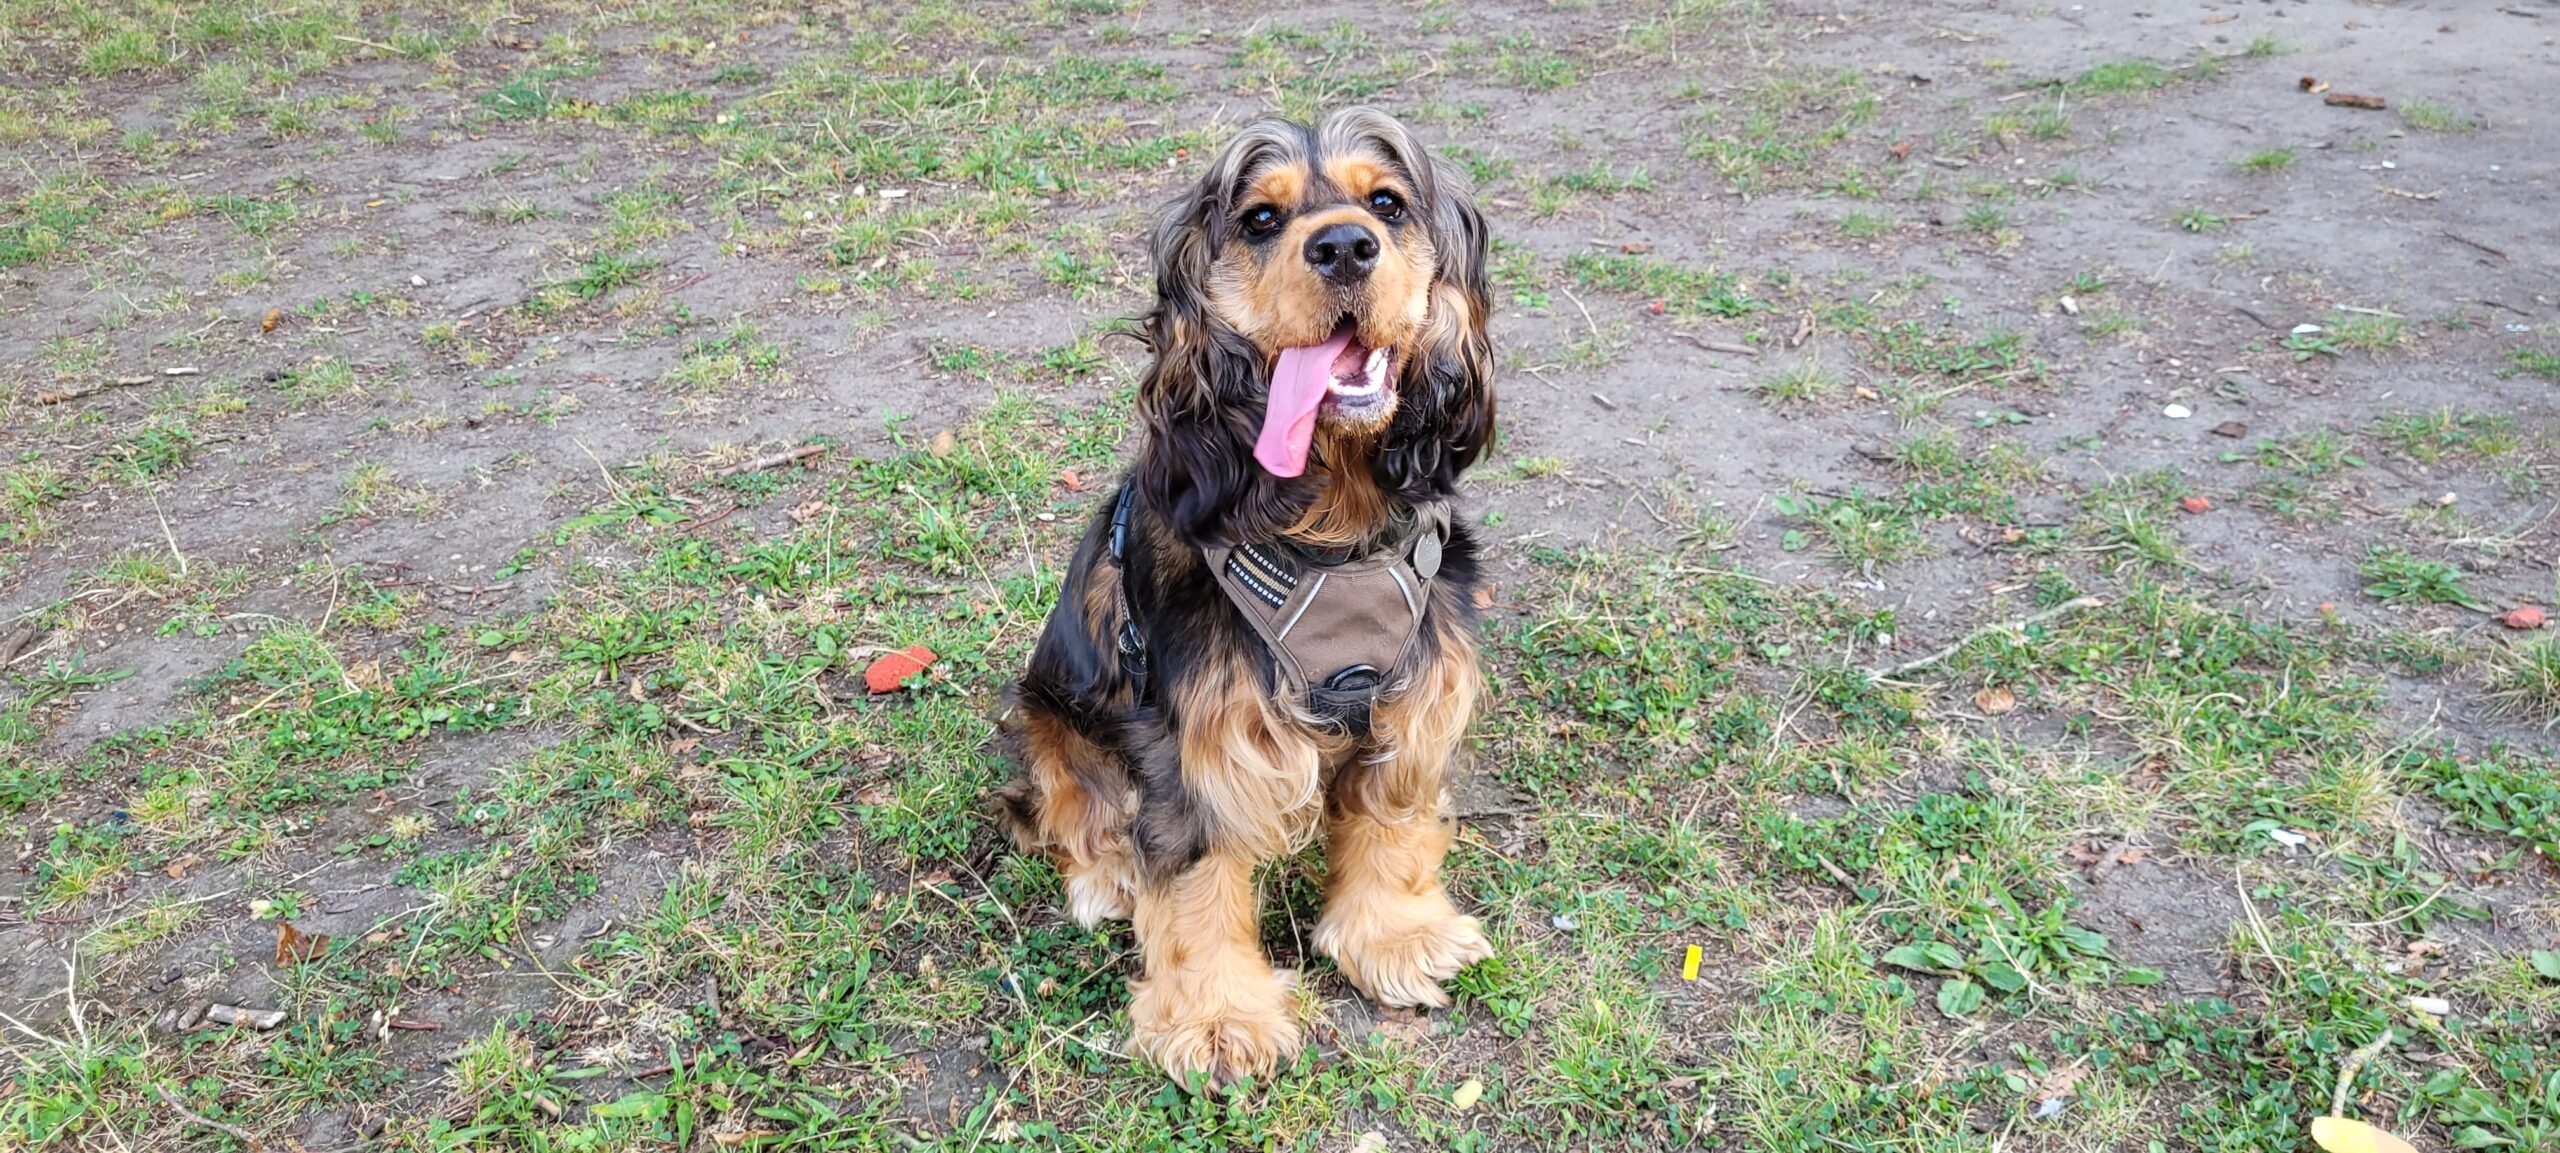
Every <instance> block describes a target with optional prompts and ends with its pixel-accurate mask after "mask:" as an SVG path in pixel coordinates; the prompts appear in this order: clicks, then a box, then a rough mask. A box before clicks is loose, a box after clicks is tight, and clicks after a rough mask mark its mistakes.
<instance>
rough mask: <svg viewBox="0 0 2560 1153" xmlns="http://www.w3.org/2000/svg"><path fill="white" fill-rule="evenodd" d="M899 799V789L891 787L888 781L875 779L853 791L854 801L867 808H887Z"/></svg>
mask: <svg viewBox="0 0 2560 1153" xmlns="http://www.w3.org/2000/svg"><path fill="white" fill-rule="evenodd" d="M897 799H898V790H896V789H893V788H891V787H889V782H887V781H874V782H872V783H870V784H867V785H864V786H862V787H861V788H859V789H855V790H854V791H853V803H854V804H857V805H860V806H862V807H863V808H866V809H885V808H888V807H889V802H891V801H894V800H897Z"/></svg>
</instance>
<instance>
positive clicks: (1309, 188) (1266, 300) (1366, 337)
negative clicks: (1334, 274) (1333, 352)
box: [1209, 156, 1440, 358]
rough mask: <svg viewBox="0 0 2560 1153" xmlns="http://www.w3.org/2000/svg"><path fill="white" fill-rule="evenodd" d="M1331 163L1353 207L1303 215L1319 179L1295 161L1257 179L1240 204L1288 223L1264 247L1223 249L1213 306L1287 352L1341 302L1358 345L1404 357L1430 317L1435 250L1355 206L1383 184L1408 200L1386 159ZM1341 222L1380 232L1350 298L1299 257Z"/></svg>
mask: <svg viewBox="0 0 2560 1153" xmlns="http://www.w3.org/2000/svg"><path fill="white" fill-rule="evenodd" d="M1327 167H1328V173H1329V178H1330V179H1331V180H1332V181H1333V182H1334V183H1336V184H1337V185H1340V186H1341V187H1342V188H1344V189H1346V190H1348V191H1349V192H1350V193H1351V195H1352V197H1353V199H1354V201H1355V203H1354V204H1352V205H1337V206H1334V207H1329V208H1324V209H1321V210H1316V211H1307V210H1306V208H1307V206H1306V205H1304V204H1302V203H1301V201H1302V200H1304V199H1306V198H1307V197H1310V196H1312V195H1313V194H1314V192H1315V190H1316V182H1315V181H1313V180H1311V179H1309V174H1308V173H1307V172H1306V171H1305V170H1304V169H1302V168H1299V167H1295V166H1284V167H1280V168H1275V169H1273V170H1271V171H1270V172H1266V173H1264V174H1263V175H1262V176H1261V177H1260V178H1258V179H1257V180H1255V181H1254V184H1253V187H1252V189H1251V190H1250V191H1249V192H1248V195H1247V198H1246V199H1245V200H1244V201H1243V203H1244V204H1246V205H1248V206H1250V205H1257V204H1268V205H1270V206H1272V207H1274V208H1277V209H1279V210H1281V211H1282V212H1283V213H1285V214H1287V216H1288V218H1289V221H1288V223H1287V224H1286V225H1285V226H1283V227H1282V228H1281V230H1280V234H1279V235H1278V236H1277V237H1275V238H1274V239H1272V240H1271V241H1270V242H1268V243H1267V244H1263V245H1260V246H1258V247H1257V246H1255V245H1249V244H1232V245H1228V246H1227V250H1226V252H1225V253H1224V254H1222V255H1221V256H1220V258H1219V260H1218V262H1217V264H1216V265H1215V266H1214V267H1213V268H1212V269H1211V272H1210V276H1209V300H1210V305H1211V307H1213V308H1215V309H1216V310H1217V312H1218V315H1219V317H1220V318H1221V319H1223V320H1225V321H1226V322H1227V324H1228V325H1229V326H1230V327H1232V328H1234V329H1235V330H1236V331H1237V332H1240V333H1242V334H1244V335H1245V336H1246V337H1247V338H1248V339H1250V340H1252V341H1253V342H1254V344H1255V345H1256V346H1257V347H1259V348H1261V349H1262V350H1263V352H1264V353H1266V354H1270V355H1277V354H1278V353H1279V351H1280V350H1281V349H1284V348H1304V347H1306V346H1308V345H1311V344H1322V343H1324V339H1325V338H1326V337H1327V336H1330V335H1332V333H1333V326H1334V323H1335V322H1336V321H1337V320H1339V319H1341V317H1342V314H1343V312H1344V311H1345V305H1346V303H1347V304H1348V305H1349V309H1348V310H1349V311H1350V312H1351V313H1352V315H1353V320H1354V321H1355V323H1357V324H1358V326H1359V333H1360V343H1362V344H1365V345H1368V346H1369V347H1371V348H1385V349H1391V350H1393V351H1394V352H1395V353H1396V354H1397V355H1398V357H1399V358H1402V357H1403V356H1405V355H1406V354H1409V353H1410V352H1411V351H1412V349H1413V347H1414V345H1415V342H1416V337H1417V336H1418V335H1419V334H1420V333H1421V331H1422V327H1423V324H1424V321H1425V320H1426V319H1427V318H1428V317H1429V315H1430V312H1431V305H1432V291H1431V286H1432V280H1433V278H1434V277H1435V276H1437V275H1439V268H1440V265H1439V258H1438V254H1437V253H1435V252H1434V251H1433V250H1432V247H1431V241H1430V239H1429V238H1428V237H1427V236H1426V235H1424V233H1423V232H1422V230H1421V229H1419V228H1416V227H1410V226H1407V227H1401V228H1399V227H1391V226H1388V225H1386V224H1383V223H1381V222H1380V221H1378V219H1377V218H1376V217H1374V216H1372V215H1370V213H1369V212H1368V211H1367V210H1366V209H1365V208H1363V207H1361V206H1360V205H1362V204H1365V203H1366V200H1367V197H1368V194H1369V193H1370V192H1372V191H1375V190H1376V189H1378V188H1381V187H1384V188H1388V189H1390V190H1392V191H1395V192H1397V193H1398V194H1399V195H1405V196H1408V197H1409V196H1410V193H1409V192H1408V191H1407V190H1405V189H1404V188H1403V186H1402V185H1401V184H1399V183H1398V182H1396V181H1394V180H1393V179H1391V178H1389V175H1388V169H1387V168H1386V166H1385V165H1383V164H1380V163H1379V162H1378V161H1376V160H1374V159H1371V158H1368V157H1360V156H1353V157H1336V158H1333V159H1332V160H1331V161H1329V162H1328V165H1327ZM1345 176H1348V177H1351V178H1352V179H1351V180H1349V181H1346V180H1344V179H1343V178H1344V177H1345ZM1409 211H1410V210H1409ZM1341 221H1352V222H1356V223H1360V224H1365V225H1367V226H1369V228H1370V229H1371V231H1373V232H1375V233H1377V235H1378V248H1379V252H1378V266H1377V269H1376V270H1375V271H1374V272H1372V273H1370V275H1369V280H1368V283H1366V284H1365V285H1363V286H1362V287H1361V289H1360V292H1359V294H1358V296H1357V297H1356V298H1355V299H1353V300H1351V301H1349V302H1345V301H1343V300H1342V299H1341V298H1339V297H1338V296H1337V295H1336V292H1335V289H1334V288H1333V286H1332V285H1330V284H1328V283H1326V282H1325V280H1324V278H1323V277H1320V276H1318V275H1316V272H1315V270H1314V269H1312V268H1309V267H1307V262H1306V260H1305V259H1304V258H1303V257H1302V256H1301V253H1302V251H1303V250H1304V249H1305V247H1306V243H1307V238H1308V237H1310V236H1312V235H1314V234H1315V232H1316V230H1318V229H1320V228H1323V227H1325V226H1326V225H1329V224H1334V223H1338V222H1341Z"/></svg>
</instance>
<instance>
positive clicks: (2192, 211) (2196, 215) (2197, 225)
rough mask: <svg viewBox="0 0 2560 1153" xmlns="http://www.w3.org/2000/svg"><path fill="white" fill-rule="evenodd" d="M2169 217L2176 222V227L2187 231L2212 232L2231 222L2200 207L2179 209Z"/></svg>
mask: <svg viewBox="0 0 2560 1153" xmlns="http://www.w3.org/2000/svg"><path fill="white" fill-rule="evenodd" d="M2170 219H2171V220H2173V221H2174V222H2176V224H2177V226H2178V227H2180V228H2183V229H2185V230H2187V231H2189V232H2213V231H2217V230H2219V229H2221V228H2222V227H2224V226H2225V225H2228V224H2230V223H2231V222H2230V221H2229V220H2227V219H2225V218H2223V217H2221V216H2217V215H2215V214H2213V213H2211V212H2208V211H2206V210H2204V209H2202V208H2183V209H2180V210H2179V211H2178V214H2177V215H2176V216H2174V217H2171V218H2170Z"/></svg>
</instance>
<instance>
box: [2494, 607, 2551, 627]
mask: <svg viewBox="0 0 2560 1153" xmlns="http://www.w3.org/2000/svg"><path fill="white" fill-rule="evenodd" d="M2550 619H2551V615H2550V614H2549V613H2546V612H2543V611H2542V610H2541V609H2538V608H2535V607H2533V606H2532V605H2525V606H2522V607H2520V608H2512V609H2508V610H2507V615H2505V616H2502V617H2499V618H2498V623H2499V624H2502V625H2505V626H2507V627H2508V628H2511V629H2538V628H2541V627H2542V625H2543V622H2545V621H2548V620H2550Z"/></svg>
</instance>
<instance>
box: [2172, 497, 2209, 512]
mask: <svg viewBox="0 0 2560 1153" xmlns="http://www.w3.org/2000/svg"><path fill="white" fill-rule="evenodd" d="M2178 507H2179V508H2181V509H2184V510H2186V511H2187V512H2190V513H2203V512H2212V511H2213V498H2212V497H2206V496H2182V497H2179V498H2178Z"/></svg>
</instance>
